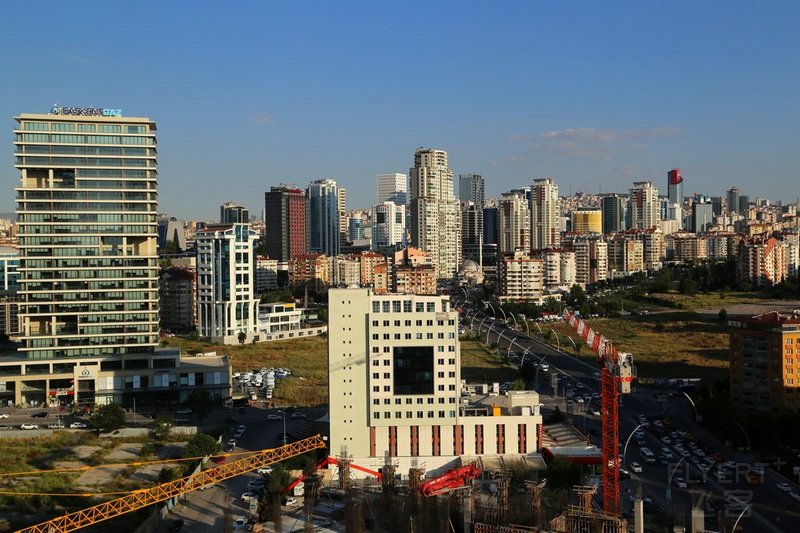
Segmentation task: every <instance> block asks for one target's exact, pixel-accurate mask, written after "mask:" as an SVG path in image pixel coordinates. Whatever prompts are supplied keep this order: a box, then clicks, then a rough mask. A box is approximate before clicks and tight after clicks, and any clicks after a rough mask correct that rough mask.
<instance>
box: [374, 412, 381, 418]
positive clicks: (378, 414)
mask: <svg viewBox="0 0 800 533" xmlns="http://www.w3.org/2000/svg"><path fill="white" fill-rule="evenodd" d="M380 417H381V414H380V413H372V418H380Z"/></svg>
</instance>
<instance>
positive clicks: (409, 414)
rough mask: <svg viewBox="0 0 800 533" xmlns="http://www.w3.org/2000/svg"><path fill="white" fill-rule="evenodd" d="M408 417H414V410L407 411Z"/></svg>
mask: <svg viewBox="0 0 800 533" xmlns="http://www.w3.org/2000/svg"><path fill="white" fill-rule="evenodd" d="M406 418H414V412H413V411H406Z"/></svg>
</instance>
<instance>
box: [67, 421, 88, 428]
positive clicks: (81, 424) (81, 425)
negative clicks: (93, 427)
mask: <svg viewBox="0 0 800 533" xmlns="http://www.w3.org/2000/svg"><path fill="white" fill-rule="evenodd" d="M69 428H70V429H89V424H87V423H86V422H73V423H72V424H70V425H69Z"/></svg>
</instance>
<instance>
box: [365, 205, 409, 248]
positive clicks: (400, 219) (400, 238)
mask: <svg viewBox="0 0 800 533" xmlns="http://www.w3.org/2000/svg"><path fill="white" fill-rule="evenodd" d="M405 236H406V208H405V206H402V205H399V204H396V203H394V202H391V201H386V202H383V203H382V204H380V205H376V206H375V207H373V208H372V249H373V250H382V249H389V248H394V247H395V246H397V245H400V246H403V245H404V244H405Z"/></svg>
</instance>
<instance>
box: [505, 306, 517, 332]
mask: <svg viewBox="0 0 800 533" xmlns="http://www.w3.org/2000/svg"><path fill="white" fill-rule="evenodd" d="M508 314H509V315H511V318H513V319H514V330H515V331H516V329H517V328H518V327H519V324H517V317H515V316H514V313H512V312H511V311H509V312H508Z"/></svg>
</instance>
